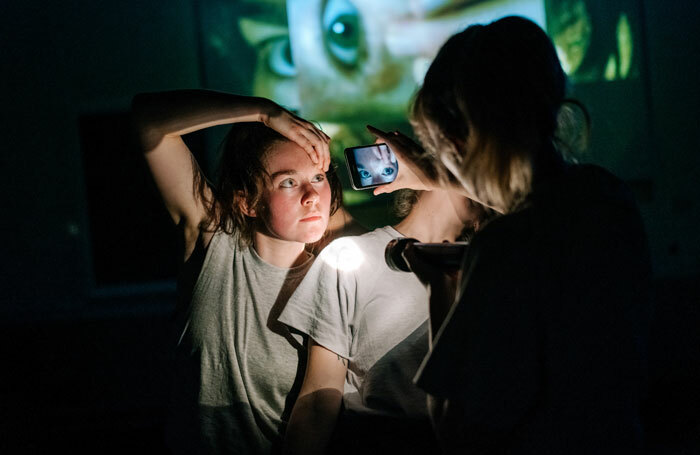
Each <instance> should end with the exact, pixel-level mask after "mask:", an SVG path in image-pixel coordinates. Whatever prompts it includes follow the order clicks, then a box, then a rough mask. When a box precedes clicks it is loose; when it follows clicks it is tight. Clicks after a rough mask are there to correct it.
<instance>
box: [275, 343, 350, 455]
mask: <svg viewBox="0 0 700 455" xmlns="http://www.w3.org/2000/svg"><path fill="white" fill-rule="evenodd" d="M347 365H348V363H347V360H346V359H344V358H342V357H340V356H339V355H337V354H336V353H334V352H333V351H329V350H328V349H326V348H324V347H323V346H320V345H318V344H316V343H315V342H314V341H313V340H311V342H310V346H309V355H308V363H307V365H306V374H305V376H304V382H303V383H302V386H301V391H300V392H299V397H298V398H297V401H296V403H295V404H294V409H292V415H291V417H290V419H289V425H288V426H287V432H286V435H285V452H286V453H289V454H309V455H313V454H322V453H324V452H325V450H326V448H327V447H328V443H329V441H330V438H331V435H332V434H333V429H334V428H335V424H336V421H337V418H338V413H339V412H340V404H341V400H342V398H343V387H344V384H345V374H346V373H347V369H348V367H347Z"/></svg>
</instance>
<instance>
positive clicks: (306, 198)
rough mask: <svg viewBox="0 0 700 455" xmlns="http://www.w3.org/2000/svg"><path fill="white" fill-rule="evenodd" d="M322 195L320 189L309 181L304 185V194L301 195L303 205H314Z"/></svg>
mask: <svg viewBox="0 0 700 455" xmlns="http://www.w3.org/2000/svg"><path fill="white" fill-rule="evenodd" d="M319 198H320V196H319V194H318V191H316V189H315V188H314V186H313V185H312V184H310V183H307V184H306V185H305V187H304V194H303V195H302V197H301V205H314V204H315V203H317V202H318V200H319Z"/></svg>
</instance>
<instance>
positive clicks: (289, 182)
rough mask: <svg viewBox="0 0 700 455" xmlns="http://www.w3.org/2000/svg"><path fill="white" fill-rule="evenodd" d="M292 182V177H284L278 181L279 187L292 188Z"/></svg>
mask: <svg viewBox="0 0 700 455" xmlns="http://www.w3.org/2000/svg"><path fill="white" fill-rule="evenodd" d="M294 184H295V182H294V179H284V180H282V181H281V182H280V188H292V187H293V186H294Z"/></svg>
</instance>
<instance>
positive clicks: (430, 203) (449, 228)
mask: <svg viewBox="0 0 700 455" xmlns="http://www.w3.org/2000/svg"><path fill="white" fill-rule="evenodd" d="M454 199H455V195H454V194H452V193H450V192H448V191H444V190H432V191H423V192H422V193H421V194H420V196H419V197H418V201H417V202H416V203H415V205H414V206H413V209H411V213H409V214H408V216H406V218H404V219H403V220H401V222H399V223H398V224H397V225H396V226H394V228H395V229H396V230H397V231H399V232H400V233H401V234H403V235H404V236H406V237H412V238H415V239H418V240H419V241H421V242H424V243H441V242H444V241H445V240H447V241H448V242H454V241H455V240H456V239H457V237H458V236H459V234H461V232H462V230H463V229H464V222H463V221H462V220H460V218H459V216H458V214H457V209H456V208H455V204H454Z"/></svg>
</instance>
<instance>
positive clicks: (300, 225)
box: [262, 141, 331, 243]
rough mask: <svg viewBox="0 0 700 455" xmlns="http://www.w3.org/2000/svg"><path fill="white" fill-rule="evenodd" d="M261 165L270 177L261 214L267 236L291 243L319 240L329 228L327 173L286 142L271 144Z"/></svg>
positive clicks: (296, 147) (293, 145) (290, 143)
mask: <svg viewBox="0 0 700 455" xmlns="http://www.w3.org/2000/svg"><path fill="white" fill-rule="evenodd" d="M264 164H265V169H266V170H267V172H268V173H269V175H270V176H271V181H270V183H269V186H268V188H267V190H266V193H265V198H264V201H265V206H266V210H265V213H264V214H262V217H263V221H264V223H265V227H266V228H267V230H268V233H269V234H270V235H272V236H273V237H276V238H279V239H281V240H287V241H292V242H300V243H313V242H315V241H317V240H319V239H320V238H321V236H322V235H323V233H324V232H325V231H326V227H327V226H328V218H329V212H330V205H331V188H330V185H329V184H328V180H327V179H326V174H325V173H324V172H323V171H321V170H319V168H318V167H316V165H314V164H313V162H312V161H311V159H310V158H309V156H308V155H307V154H306V152H305V151H304V150H303V149H302V148H301V147H299V146H298V145H297V144H295V143H293V142H289V141H285V142H281V143H278V144H276V145H274V146H273V147H272V149H271V150H270V151H269V152H268V153H267V155H266V157H265V159H264Z"/></svg>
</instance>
